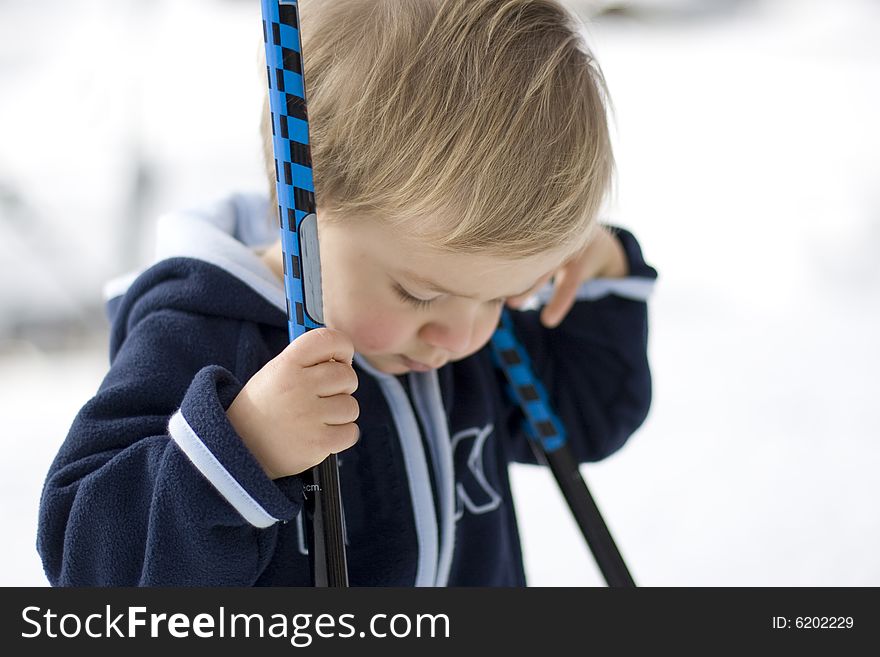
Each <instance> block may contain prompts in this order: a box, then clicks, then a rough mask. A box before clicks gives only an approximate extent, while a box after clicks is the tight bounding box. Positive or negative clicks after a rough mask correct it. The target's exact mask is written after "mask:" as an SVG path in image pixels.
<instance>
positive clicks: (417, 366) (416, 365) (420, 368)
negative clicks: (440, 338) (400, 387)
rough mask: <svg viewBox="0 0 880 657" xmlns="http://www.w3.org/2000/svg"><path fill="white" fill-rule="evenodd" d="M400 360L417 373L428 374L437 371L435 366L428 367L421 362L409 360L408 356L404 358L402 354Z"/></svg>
mask: <svg viewBox="0 0 880 657" xmlns="http://www.w3.org/2000/svg"><path fill="white" fill-rule="evenodd" d="M400 358H401V360H402V361H403V364H404V365H406V366H407V367H408V368H410V369H412V370H415V371H417V372H428V371H430V370H433V369H437V368H436V367H434V366H433V365H427V364H425V363H422V362H420V361H417V360H413V359H412V358H407V357H406V356H404V355H402V354H401V356H400Z"/></svg>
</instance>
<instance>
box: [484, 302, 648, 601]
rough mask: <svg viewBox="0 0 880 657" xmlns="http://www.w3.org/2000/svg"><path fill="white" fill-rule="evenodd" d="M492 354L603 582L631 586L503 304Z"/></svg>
mask: <svg viewBox="0 0 880 657" xmlns="http://www.w3.org/2000/svg"><path fill="white" fill-rule="evenodd" d="M492 355H493V359H494V361H495V365H496V366H497V367H499V368H500V369H501V370H502V371H503V372H504V375H505V377H506V378H507V383H508V386H507V393H508V395H509V396H510V397H511V398H512V399H513V400H514V401H516V402H517V403H518V404H519V405H520V407H521V408H522V409H523V413H524V414H525V420H524V422H523V425H524V429H525V432H526V435H528V437H529V444H530V445H531V447H532V451H533V452H534V453H535V457H536V458H537V460H538V462H539V463H544V464H545V465H547V466H549V467H550V470H551V471H552V472H553V476H554V477H555V478H556V483H557V484H559V488H560V489H561V491H562V495H563V496H564V497H565V501H566V502H567V503H568V506H569V508H570V509H571V512H572V514H573V515H574V518H575V521H576V522H577V524H578V527H580V530H581V533H582V534H583V535H584V538H585V539H586V541H587V545H589V547H590V550H591V551H592V552H593V557H594V558H595V559H596V564H597V565H598V566H599V570H601V571H602V575H603V576H604V577H605V581H606V582H607V583H608V586H613V587H634V586H635V585H636V584H635V582H634V581H633V578H632V576H631V575H630V573H629V570H628V569H627V567H626V564H625V563H624V561H623V557H622V556H621V555H620V551H619V550H618V549H617V545H616V544H615V543H614V539H613V538H612V537H611V532H609V531H608V526H607V525H606V524H605V521H604V520H603V518H602V515H601V514H600V513H599V509H598V507H597V506H596V502H595V501H594V500H593V496H592V495H591V494H590V490H589V489H588V488H587V483H586V482H585V481H584V478H583V477H582V476H581V473H580V470H579V468H578V462H577V460H576V459H575V458H574V455H573V454H572V452H571V448H570V447H569V445H568V443H567V439H566V433H565V427H564V426H563V425H562V422H560V420H559V418H557V417H556V416H555V415H554V414H553V411H552V410H551V408H550V403H549V401H548V398H547V392H546V391H545V390H544V386H543V385H542V384H541V381H540V380H539V379H538V378H537V377H536V376H535V375H534V374H533V372H532V367H531V363H530V361H529V356H528V354H527V353H526V350H525V348H524V347H523V346H522V345H521V344H520V343H519V342H518V341H517V339H516V337H515V335H514V331H513V320H512V318H511V316H510V311H508V310H507V309H506V308H505V309H504V311H503V312H502V315H501V321H500V322H499V323H498V328H497V329H496V330H495V333H494V334H493V335H492Z"/></svg>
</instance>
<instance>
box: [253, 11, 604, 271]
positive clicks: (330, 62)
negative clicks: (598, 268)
mask: <svg viewBox="0 0 880 657" xmlns="http://www.w3.org/2000/svg"><path fill="white" fill-rule="evenodd" d="M299 4H300V25H301V29H302V40H303V52H304V61H303V69H304V77H305V84H306V99H307V102H308V113H309V126H310V141H311V154H312V164H313V168H314V171H313V173H314V183H315V190H316V201H317V206H318V212H319V214H320V215H321V216H322V217H323V216H327V217H328V218H331V219H333V220H336V219H335V218H345V217H358V218H372V219H376V220H380V221H383V222H385V223H386V225H390V226H391V227H393V228H395V229H398V230H401V231H404V232H405V233H406V234H407V235H410V236H413V237H416V238H419V239H422V240H426V241H427V242H428V243H430V244H431V245H432V246H434V247H435V248H438V249H441V250H445V251H452V252H456V253H481V254H486V255H495V256H501V257H507V258H517V257H529V256H532V255H536V254H538V253H541V252H545V251H547V250H550V249H556V248H564V247H566V246H571V247H577V248H579V247H580V246H582V245H583V244H584V241H585V240H586V238H587V236H588V234H589V232H590V230H591V229H592V227H593V225H594V220H595V218H596V215H597V213H598V211H599V209H600V206H601V204H602V202H603V200H604V197H605V195H606V193H607V192H608V190H609V188H610V185H611V179H612V173H613V168H614V160H613V155H612V152H611V144H610V139H609V134H608V123H607V118H606V104H607V102H608V94H607V88H606V86H605V80H604V77H603V75H602V72H601V69H600V67H599V65H598V63H597V62H596V60H595V59H594V58H593V56H592V54H591V52H590V50H589V48H588V47H587V46H586V44H585V42H584V39H583V37H582V27H583V26H582V24H581V23H580V21H579V19H578V18H577V17H576V16H575V15H574V14H572V13H570V12H569V11H568V10H567V9H565V8H564V7H563V6H562V5H560V4H559V2H558V1H556V0H334V1H332V2H329V1H322V0H300V3H299ZM263 75H265V71H264V72H263ZM269 120H270V119H269V110H268V101H267V102H266V106H265V111H264V121H263V126H262V134H263V141H264V148H265V151H266V158H267V162H266V166H267V173H268V175H269V177H270V180H271V194H272V197H273V200H274V198H275V166H274V162H273V156H272V142H271V138H272V135H271V127H270V124H269ZM276 204H277V203H276V202H273V203H272V206H271V207H275V205H276Z"/></svg>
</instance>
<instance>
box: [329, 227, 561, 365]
mask: <svg viewBox="0 0 880 657" xmlns="http://www.w3.org/2000/svg"><path fill="white" fill-rule="evenodd" d="M318 236H319V242H320V247H321V278H322V287H323V298H324V321H325V325H326V326H328V327H329V328H333V329H337V330H340V331H342V332H343V333H345V334H346V335H348V336H349V338H351V340H352V342H353V344H354V348H355V351H357V352H358V353H360V354H361V355H363V356H364V357H365V358H366V359H367V361H368V362H369V363H370V364H371V365H372V366H373V367H375V368H376V369H378V370H380V371H382V372H385V373H388V374H403V373H405V372H408V371H410V370H411V369H418V367H416V366H414V365H413V364H412V363H407V359H411V360H413V361H418V362H419V363H423V364H424V365H427V366H428V367H430V368H439V367H442V366H443V365H444V364H446V363H447V362H450V361H457V360H461V359H463V358H466V357H467V356H470V355H471V354H473V353H475V352H477V351H479V350H480V349H481V348H482V347H483V346H484V345H485V344H486V343H487V342H488V341H489V339H490V338H491V336H492V333H493V332H494V331H495V328H496V327H497V325H498V320H499V316H500V314H501V309H502V307H503V303H504V299H505V298H507V297H511V296H515V295H517V294H520V293H523V292H525V291H527V290H530V289H532V288H536V287H537V284H538V283H539V282H541V280H540V279H541V278H542V277H544V276H545V275H547V274H549V273H550V272H552V271H555V270H556V269H557V268H558V267H559V266H560V265H561V264H562V262H563V260H564V259H565V257H566V253H565V252H563V251H561V250H557V251H550V252H547V253H543V254H540V255H538V256H533V257H529V258H524V259H520V260H517V261H513V260H504V259H499V258H496V257H489V256H479V255H450V254H448V253H442V252H440V251H437V250H436V249H434V248H431V247H429V246H427V245H424V244H420V243H418V242H416V241H414V240H412V239H410V238H407V237H406V236H403V235H401V234H400V233H397V234H395V233H394V232H393V231H392V230H391V229H389V228H386V227H384V226H381V225H379V224H378V223H376V222H370V221H348V222H344V223H328V222H325V221H321V220H320V218H319V222H318ZM417 277H421V278H423V279H426V280H427V281H429V282H432V283H435V284H437V285H439V286H441V287H443V288H445V289H446V290H449V291H451V292H452V293H443V292H437V291H434V290H432V289H431V288H430V287H429V286H428V285H426V284H425V283H424V282H420V281H419V280H418V279H417ZM402 294H408V295H411V296H413V297H416V298H418V299H422V300H431V303H430V304H422V307H419V306H417V305H416V304H418V303H419V302H418V301H416V302H411V301H407V300H404V299H403V298H401V295H402ZM468 297H473V298H468Z"/></svg>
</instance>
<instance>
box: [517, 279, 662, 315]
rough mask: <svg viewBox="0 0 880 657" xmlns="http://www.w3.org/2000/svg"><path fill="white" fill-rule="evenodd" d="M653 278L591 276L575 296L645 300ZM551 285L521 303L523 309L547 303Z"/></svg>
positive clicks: (551, 288)
mask: <svg viewBox="0 0 880 657" xmlns="http://www.w3.org/2000/svg"><path fill="white" fill-rule="evenodd" d="M655 282H656V280H655V279H653V278H643V277H640V276H629V277H627V278H593V279H591V280H589V281H585V282H583V283H581V286H580V287H579V288H578V290H577V294H576V296H575V298H576V299H577V300H579V301H594V300H596V299H601V298H602V297H606V296H608V295H610V294H613V295H615V296H618V297H624V298H625V299H632V300H633V301H647V300H648V299H649V298H650V296H651V292H653V291H654V283H655ZM553 289H554V288H553V285H552V284H551V283H548V284H546V285H545V286H544V287H542V288H541V289H540V290H538V291H537V292H536V293H535V294H534V295H532V297H531V298H530V299H529V300H528V301H527V302H526V303H524V304H523V305H522V309H523V310H534V309H536V308H538V307H539V306H544V305H546V304H547V303H549V301H550V299H551V297H552V296H553Z"/></svg>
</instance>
